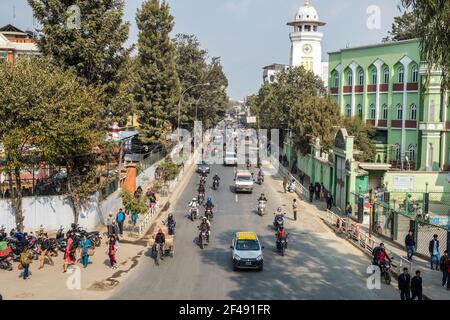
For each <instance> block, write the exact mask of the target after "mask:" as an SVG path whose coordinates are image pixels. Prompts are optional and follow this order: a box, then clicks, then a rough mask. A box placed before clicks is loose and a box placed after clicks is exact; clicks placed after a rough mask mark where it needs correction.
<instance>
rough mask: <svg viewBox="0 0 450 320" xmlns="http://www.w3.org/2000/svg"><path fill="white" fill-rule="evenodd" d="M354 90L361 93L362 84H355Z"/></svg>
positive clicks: (362, 89) (362, 90)
mask: <svg viewBox="0 0 450 320" xmlns="http://www.w3.org/2000/svg"><path fill="white" fill-rule="evenodd" d="M355 92H356V93H363V92H364V86H360V85H357V86H355Z"/></svg>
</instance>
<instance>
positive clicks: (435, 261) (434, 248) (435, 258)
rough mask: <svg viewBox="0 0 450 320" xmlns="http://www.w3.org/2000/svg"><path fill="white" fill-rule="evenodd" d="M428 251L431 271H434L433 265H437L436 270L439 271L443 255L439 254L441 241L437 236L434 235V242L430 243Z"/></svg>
mask: <svg viewBox="0 0 450 320" xmlns="http://www.w3.org/2000/svg"><path fill="white" fill-rule="evenodd" d="M428 251H429V252H430V265H431V270H433V265H436V270H439V261H440V260H441V255H440V253H439V240H438V235H437V234H435V235H433V240H431V241H430V244H429V246H428Z"/></svg>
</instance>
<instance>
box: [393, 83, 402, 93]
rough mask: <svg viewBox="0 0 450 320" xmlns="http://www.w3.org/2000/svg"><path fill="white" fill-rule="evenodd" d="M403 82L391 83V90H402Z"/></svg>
mask: <svg viewBox="0 0 450 320" xmlns="http://www.w3.org/2000/svg"><path fill="white" fill-rule="evenodd" d="M403 87H404V84H403V83H394V84H393V85H392V91H395V92H398V91H403Z"/></svg>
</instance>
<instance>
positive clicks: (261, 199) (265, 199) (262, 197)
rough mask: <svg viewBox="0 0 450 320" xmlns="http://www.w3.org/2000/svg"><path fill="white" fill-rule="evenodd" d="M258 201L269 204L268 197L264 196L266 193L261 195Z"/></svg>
mask: <svg viewBox="0 0 450 320" xmlns="http://www.w3.org/2000/svg"><path fill="white" fill-rule="evenodd" d="M258 201H266V202H267V198H266V196H265V195H264V193H261V195H260V196H259V198H258Z"/></svg>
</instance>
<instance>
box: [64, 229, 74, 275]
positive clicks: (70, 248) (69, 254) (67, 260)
mask: <svg viewBox="0 0 450 320" xmlns="http://www.w3.org/2000/svg"><path fill="white" fill-rule="evenodd" d="M75 262H76V248H75V245H74V242H73V236H72V234H71V233H68V234H67V239H66V251H65V253H64V271H63V272H67V268H68V267H69V265H70V264H75Z"/></svg>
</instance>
